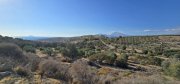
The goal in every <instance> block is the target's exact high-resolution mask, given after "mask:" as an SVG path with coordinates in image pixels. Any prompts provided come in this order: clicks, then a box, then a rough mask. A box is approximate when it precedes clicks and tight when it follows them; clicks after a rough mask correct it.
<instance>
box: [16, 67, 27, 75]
mask: <svg viewBox="0 0 180 84" xmlns="http://www.w3.org/2000/svg"><path fill="white" fill-rule="evenodd" d="M14 72H16V74H18V75H20V76H23V77H26V76H29V73H30V72H29V71H28V70H27V69H25V68H23V67H21V66H18V67H16V68H15V69H14Z"/></svg>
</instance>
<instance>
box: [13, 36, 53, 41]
mask: <svg viewBox="0 0 180 84" xmlns="http://www.w3.org/2000/svg"><path fill="white" fill-rule="evenodd" d="M16 38H20V39H23V40H32V41H36V40H41V39H48V38H51V37H39V36H21V37H16Z"/></svg>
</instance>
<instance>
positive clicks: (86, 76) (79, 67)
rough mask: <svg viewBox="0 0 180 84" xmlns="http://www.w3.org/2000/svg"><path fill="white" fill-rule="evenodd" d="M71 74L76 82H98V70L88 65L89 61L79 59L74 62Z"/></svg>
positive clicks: (90, 83)
mask: <svg viewBox="0 0 180 84" xmlns="http://www.w3.org/2000/svg"><path fill="white" fill-rule="evenodd" d="M70 70H71V74H72V76H73V78H74V79H73V83H74V84H96V83H97V82H98V77H97V76H96V70H95V69H93V68H92V67H90V66H89V65H88V61H86V60H84V59H79V60H77V61H75V62H74V63H73V64H72V67H71V69H70Z"/></svg>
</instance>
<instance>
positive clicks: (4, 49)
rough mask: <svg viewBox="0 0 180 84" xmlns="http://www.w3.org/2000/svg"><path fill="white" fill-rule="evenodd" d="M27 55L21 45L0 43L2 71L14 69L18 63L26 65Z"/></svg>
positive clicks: (0, 69) (0, 67) (0, 66)
mask: <svg viewBox="0 0 180 84" xmlns="http://www.w3.org/2000/svg"><path fill="white" fill-rule="evenodd" d="M26 63H27V57H26V56H25V55H24V53H23V51H22V50H21V49H20V47H19V46H17V45H15V44H11V43H0V71H12V70H13V68H14V67H16V66H18V65H25V64H26Z"/></svg>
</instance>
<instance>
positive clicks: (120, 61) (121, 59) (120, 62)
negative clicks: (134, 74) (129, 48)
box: [115, 54, 128, 68]
mask: <svg viewBox="0 0 180 84" xmlns="http://www.w3.org/2000/svg"><path fill="white" fill-rule="evenodd" d="M127 61H128V56H127V55H126V54H121V56H118V57H117V59H116V61H115V66H118V67H121V68H127V66H128V63H127Z"/></svg>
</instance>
